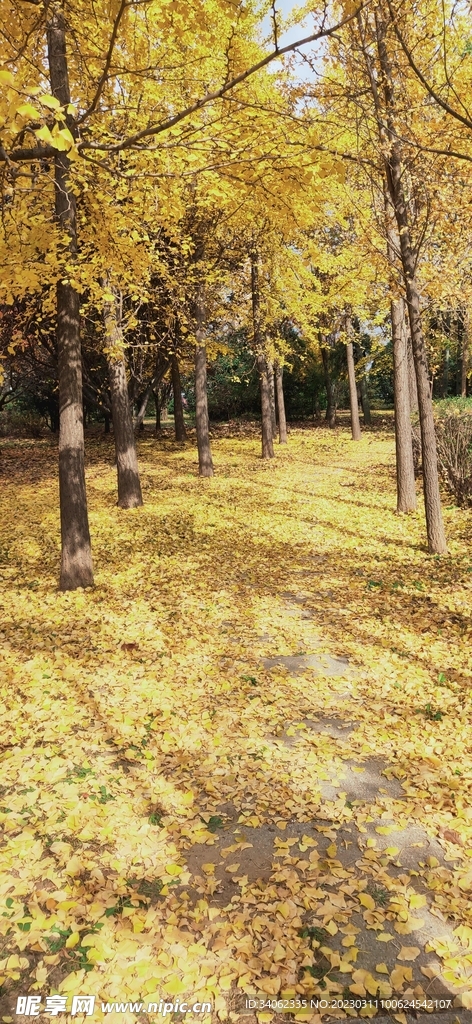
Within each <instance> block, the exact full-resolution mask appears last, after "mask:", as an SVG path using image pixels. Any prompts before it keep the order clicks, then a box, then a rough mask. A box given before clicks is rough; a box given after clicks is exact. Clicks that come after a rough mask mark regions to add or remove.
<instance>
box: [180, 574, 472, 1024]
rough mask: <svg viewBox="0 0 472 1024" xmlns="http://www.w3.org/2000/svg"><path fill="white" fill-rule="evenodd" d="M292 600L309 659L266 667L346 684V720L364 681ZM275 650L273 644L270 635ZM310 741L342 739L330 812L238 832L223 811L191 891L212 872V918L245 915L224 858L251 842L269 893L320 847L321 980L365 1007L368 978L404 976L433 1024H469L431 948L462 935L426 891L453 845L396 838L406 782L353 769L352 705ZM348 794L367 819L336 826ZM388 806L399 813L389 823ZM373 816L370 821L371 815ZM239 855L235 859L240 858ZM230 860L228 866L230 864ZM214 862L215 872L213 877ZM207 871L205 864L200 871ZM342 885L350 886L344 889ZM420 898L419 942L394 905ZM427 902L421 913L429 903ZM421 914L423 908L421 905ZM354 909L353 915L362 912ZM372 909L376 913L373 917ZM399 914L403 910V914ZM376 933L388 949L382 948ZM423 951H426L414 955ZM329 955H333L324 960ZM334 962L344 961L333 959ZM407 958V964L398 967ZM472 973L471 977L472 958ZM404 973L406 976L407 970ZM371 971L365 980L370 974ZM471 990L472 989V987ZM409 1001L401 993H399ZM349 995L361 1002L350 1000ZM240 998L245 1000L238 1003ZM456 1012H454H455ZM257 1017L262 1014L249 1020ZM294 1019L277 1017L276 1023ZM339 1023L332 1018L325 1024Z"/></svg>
mask: <svg viewBox="0 0 472 1024" xmlns="http://www.w3.org/2000/svg"><path fill="white" fill-rule="evenodd" d="M285 599H286V600H287V606H286V609H285V611H286V615H287V618H288V619H289V618H291V619H293V617H294V616H296V617H298V618H300V621H304V622H306V635H305V642H306V645H307V648H308V649H309V653H304V654H293V655H287V656H279V657H271V656H269V655H268V656H266V657H264V658H262V664H263V665H264V667H265V668H266V669H268V670H275V671H278V672H280V670H285V671H286V672H287V673H288V674H289V675H291V676H297V675H301V674H303V673H306V672H307V671H310V672H312V673H314V675H315V676H316V675H317V674H318V675H319V674H321V675H323V676H324V677H326V676H329V677H332V678H333V679H335V678H336V679H339V677H342V678H343V679H345V680H346V690H345V692H344V693H341V694H340V696H339V695H338V696H337V699H338V700H339V699H341V700H342V701H343V702H344V703H343V714H348V713H349V701H350V697H351V693H350V681H352V680H353V679H354V678H355V670H354V669H353V668H352V667H351V666H350V665H349V663H348V660H347V659H346V658H345V657H343V656H342V655H337V656H331V655H327V654H323V653H322V652H321V650H320V649H319V648H320V645H319V642H318V639H317V637H316V636H315V635H314V634H313V631H312V624H311V622H310V618H311V616H310V615H309V614H307V613H306V612H305V611H304V609H303V603H304V600H305V598H304V595H303V593H298V594H291V593H287V594H286V595H285ZM260 639H261V640H263V641H266V642H267V646H268V647H269V645H270V637H261V638H260ZM301 724H303V725H304V726H305V731H304V733H303V738H304V739H305V738H306V737H307V736H309V735H310V733H312V734H314V735H316V734H318V735H319V734H325V735H328V736H330V737H331V738H332V741H333V768H332V772H331V777H329V778H320V779H319V780H318V785H319V788H320V792H321V797H322V804H321V808H320V817H319V818H317V819H315V820H313V821H312V822H310V823H309V824H307V823H306V822H304V823H301V822H298V821H292V822H288V823H287V825H286V828H284V829H280V828H278V827H277V826H276V825H262V826H259V827H255V828H251V827H248V826H243V825H241V824H238V813H239V812H238V811H237V809H236V808H234V807H233V806H231V805H227V806H225V807H224V808H222V816H223V818H224V830H223V832H222V834H220V835H219V836H218V840H217V841H216V842H215V845H214V846H212V847H208V846H195V847H193V848H192V849H191V850H190V851H189V854H188V858H187V859H188V867H189V869H190V871H191V873H192V880H191V883H190V885H191V886H193V887H196V888H197V889H198V884H199V882H200V883H201V884H202V885H204V884H205V874H206V877H208V871H209V870H210V871H213V877H214V878H215V880H216V882H217V885H216V888H215V891H214V893H213V895H212V897H211V903H212V905H213V907H214V908H215V909H218V908H220V909H221V910H223V908H228V906H229V905H231V904H234V905H235V906H237V904H238V901H239V898H240V897H239V894H240V891H241V890H240V881H239V880H238V879H236V880H233V879H232V878H231V877H230V876H229V875H228V871H227V867H226V864H227V861H225V859H224V854H223V855H222V850H224V849H225V848H227V847H229V846H231V844H234V843H241V844H244V843H246V844H247V846H246V847H245V848H244V845H243V848H241V849H239V850H238V853H237V860H238V870H237V875H238V878H240V876H244V877H245V878H246V879H247V882H248V884H251V883H259V885H260V886H261V887H263V886H264V885H267V884H268V883H269V881H271V880H273V879H274V878H277V877H279V875H278V874H277V873H278V872H280V871H281V870H282V871H283V870H285V869H288V868H290V867H291V866H292V865H293V864H296V863H297V862H299V860H298V859H299V858H301V857H302V853H301V852H300V843H301V845H302V850H303V849H306V838H307V836H308V839H309V840H310V842H311V844H312V846H311V848H312V849H313V850H315V851H316V856H317V857H318V858H319V861H318V863H319V864H320V866H322V867H323V871H324V876H325V877H324V881H323V883H322V888H323V892H320V898H319V902H318V903H315V907H316V909H315V911H311V912H310V913H309V914H307V915H306V919H305V920H304V922H303V924H304V926H305V927H306V928H307V929H309V930H311V931H310V934H311V935H312V936H313V939H314V941H313V955H314V959H313V963H314V968H313V969H314V971H315V972H316V971H317V972H318V977H320V978H322V977H323V972H324V973H325V975H327V974H328V973H329V976H330V978H335V979H337V980H338V981H339V982H340V984H341V986H344V993H345V994H347V995H349V991H348V989H349V986H351V985H352V984H353V981H354V982H357V983H358V984H359V989H358V991H359V993H362V991H364V995H366V994H367V999H369V998H371V997H370V996H369V994H368V992H367V993H366V991H365V988H364V986H363V980H365V972H368V974H369V975H371V976H372V977H373V978H374V979H375V980H376V981H378V982H379V984H380V983H381V982H382V981H385V980H386V981H387V982H388V981H389V979H391V977H392V972H394V971H397V975H396V980H397V981H398V988H397V986H395V989H396V992H398V991H399V990H400V991H402V990H403V998H404V999H406V1000H412V999H417V1000H419V1001H420V1002H421V1001H423V1000H424V999H426V1001H427V1007H428V1010H429V1011H431V1012H428V1013H427V1016H428V1018H429V1019H430V1020H434V1021H438V1022H441V1024H453V1022H454V1024H457V1022H460V1024H466V1022H467V1024H469V1022H471V1024H472V1011H470V1010H468V1009H464V1008H463V1007H461V1006H460V992H461V991H463V989H460V988H458V987H455V986H454V985H452V984H448V983H447V982H445V980H444V977H443V970H444V965H443V964H442V963H441V961H440V959H439V958H438V956H436V954H435V953H434V952H433V951H432V950H431V949H430V948H428V943H429V942H430V941H431V940H435V939H438V937H444V936H446V937H448V938H451V937H453V930H454V923H453V922H448V921H447V920H446V919H445V918H444V917H443V915H442V914H441V913H440V912H438V909H437V907H435V906H434V905H433V902H432V899H431V891H430V889H428V887H427V886H426V885H425V882H424V878H423V876H422V874H421V872H420V868H421V866H423V868H424V865H425V862H426V863H427V862H428V861H427V858H435V861H433V862H432V863H436V864H437V863H439V865H444V867H445V868H447V867H449V866H450V860H451V858H450V857H449V862H448V861H446V860H445V848H444V844H441V842H440V841H438V840H437V839H435V838H434V837H432V836H431V835H428V834H427V832H426V831H425V830H424V829H423V828H422V827H420V826H418V825H417V824H416V823H414V822H411V821H409V820H405V821H402V822H401V826H403V827H399V828H398V829H394V827H393V826H394V824H395V822H398V818H399V817H400V818H401V801H402V800H404V799H405V793H404V789H403V788H402V785H401V783H400V782H399V781H398V779H397V778H394V777H393V776H391V775H390V776H389V771H388V769H389V765H388V763H387V762H386V761H382V760H381V759H379V758H367V759H364V760H361V759H358V760H356V759H355V758H353V757H352V756H350V750H351V751H352V746H351V744H352V738H353V737H354V736H355V732H356V728H357V727H358V724H359V723H357V722H356V720H355V704H354V705H353V711H352V718H350V717H347V718H340V717H339V718H337V717H335V716H334V715H330V716H323V715H320V716H319V717H316V718H313V719H305V720H304V722H303V723H301ZM265 742H266V744H274V745H280V744H282V745H284V746H285V747H287V748H289V749H290V748H295V747H296V745H297V744H298V743H300V742H301V738H300V733H299V732H295V734H294V732H293V729H292V730H290V732H287V731H284V732H282V733H281V735H279V736H278V737H277V738H274V737H266V738H265ZM340 794H342V796H343V799H344V800H345V801H347V802H348V803H351V802H352V804H353V805H355V808H356V810H357V811H359V810H361V811H362V812H363V813H362V814H361V815H360V817H361V819H362V818H364V819H365V820H364V821H363V824H362V825H360V824H359V814H358V815H357V819H356V821H354V822H347V823H346V824H341V825H339V822H336V821H334V820H331V821H330V807H332V806H333V805H334V803H335V801H336V800H338V799H339V796H340ZM389 808H390V814H389ZM364 812H365V813H364ZM385 825H387V827H386V829H385V831H386V832H387V833H388V834H385V835H384V834H379V833H378V832H377V831H376V829H377V828H378V827H379V826H380V827H382V826H385ZM233 857H234V855H233ZM230 859H231V858H230ZM209 864H214V869H211V868H209ZM203 865H205V867H203ZM342 883H344V884H343V885H342ZM350 886H352V892H353V893H354V895H355V898H356V899H357V897H358V895H359V891H361V892H362V893H363V894H364V898H365V906H360V905H359V903H358V902H353V901H352V900H350V892H349V890H350ZM407 888H408V892H409V893H410V896H411V893H413V895H414V896H415V897H416V898H417V904H418V906H421V912H420V911H418V914H419V913H421V920H422V925H421V927H420V928H419V929H418V930H415V931H414V933H412V934H404V935H402V934H399V933H398V931H396V930H395V928H394V925H395V922H396V921H397V922H398V916H397V914H396V913H394V912H389V908H390V909H391V910H392V907H393V909H395V900H396V899H398V898H402V894H404V893H405V891H406V889H407ZM422 904H424V905H422ZM413 905H415V901H413ZM353 907H355V908H356V909H353ZM369 908H372V909H369ZM397 910H398V906H397ZM379 934H381V936H382V937H383V940H384V941H379V938H378V936H379ZM350 936H352V945H355V946H356V949H357V950H358V953H357V958H356V959H353V958H351V959H349V953H348V951H349V949H350V947H351V938H350ZM328 941H329V946H328ZM415 947H416V948H419V950H420V952H419V954H417V955H416V951H415ZM323 949H325V952H323ZM336 954H337V955H336ZM402 956H403V959H401V958H402ZM470 960H471V974H472V956H471V957H470ZM402 970H403V971H404V975H403V978H402V977H401V974H398V972H399V971H400V972H401V971H402ZM362 972H364V974H363V973H362ZM468 987H469V988H470V987H471V986H468ZM396 997H397V998H401V997H400V996H398V995H397V996H396ZM351 998H355V996H354V997H353V996H352V993H351ZM238 1000H239V1001H238ZM231 1005H232V1010H233V1015H234V1019H236V1015H238V1016H239V1015H241V1016H242V1017H243V1018H244V1019H245V1020H246V1019H247V1021H248V1024H249V1016H248V1017H245V1014H247V1013H249V1014H250V1011H247V1010H245V1009H244V1007H243V1005H242V1003H241V999H240V998H239V997H236V1001H233V1003H232V1004H231ZM448 1005H449V1006H450V1007H451V1009H447V1008H446V1007H447V1006H448ZM395 1012H396V1013H397V1016H396V1017H395V1018H394V1019H396V1020H398V1021H401V1022H403V1024H405V1022H410V1021H413V1020H414V1019H417V1012H416V1011H415V1012H414V1013H413V1015H411V1014H409V1013H406V1014H404V1015H398V1014H399V1012H400V1011H399V1010H398V1009H397V1010H396V1011H395V1009H392V1008H388V1007H387V1006H384V1007H381V1008H379V1010H378V1017H380V1018H381V1017H385V1016H387V1017H390V1018H392V1017H394V1014H395ZM424 1013H425V1011H421V1009H420V1010H418V1016H420V1017H421V1018H423V1017H424ZM251 1019H252V1020H254V1017H252V1018H251ZM284 1019H285V1020H287V1018H286V1017H285V1018H284V1017H283V1016H280V1015H279V1016H276V1018H275V1020H276V1021H280V1022H281V1021H282V1020H284ZM334 1019H336V1018H335V1016H333V1014H331V1013H329V1012H328V1011H327V1010H325V1011H324V1014H323V1020H326V1021H330V1020H334Z"/></svg>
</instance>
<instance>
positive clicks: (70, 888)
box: [0, 429, 472, 1022]
mask: <svg viewBox="0 0 472 1024" xmlns="http://www.w3.org/2000/svg"><path fill="white" fill-rule="evenodd" d="M258 456H259V441H258V440H256V439H255V438H251V437H246V438H245V437H241V438H236V439H234V438H220V439H217V440H215V441H214V457H215V465H216V470H217V476H215V478H214V479H213V480H211V481H202V480H199V479H198V477H197V476H196V457H195V451H194V448H193V447H192V446H190V445H188V446H187V447H186V448H182V446H178V445H175V444H174V443H173V442H172V441H171V440H170V439H164V440H163V441H160V442H157V441H156V440H155V439H154V438H152V439H151V438H149V439H144V440H142V441H141V443H140V464H141V468H142V476H143V484H144V497H145V502H146V504H145V507H144V508H142V509H139V510H135V511H131V512H123V511H120V510H119V509H117V508H116V507H115V500H116V499H115V474H114V468H113V455H112V448H111V446H110V443H109V442H108V441H106V439H103V438H97V437H92V438H90V439H89V441H88V477H87V478H88V495H89V505H90V520H91V530H92V538H93V550H94V564H95V574H96V587H95V589H94V590H93V592H84V593H82V592H77V593H74V594H60V593H58V592H57V590H56V577H57V570H58V543H59V540H58V513H57V482H56V471H55V451H54V446H53V444H52V443H50V442H48V441H46V440H40V441H34V442H27V441H24V440H22V441H3V442H2V448H1V458H2V462H1V473H2V487H1V489H0V507H1V516H0V519H1V539H0V575H1V578H2V580H3V583H2V591H1V605H2V615H1V618H2V623H1V632H0V641H1V649H0V670H1V697H2V705H3V711H2V722H1V744H2V746H1V765H2V770H1V780H0V781H1V790H0V793H1V796H0V821H1V825H2V828H3V829H4V833H5V845H4V847H3V851H2V853H1V871H2V874H1V881H0V902H1V904H2V906H1V908H0V982H1V984H2V988H1V990H0V992H1V995H0V1000H1V1005H2V1013H3V1018H2V1019H3V1020H5V1021H8V1020H10V1019H12V1018H11V1007H12V1006H14V1005H15V1002H16V997H17V995H19V994H26V993H30V994H40V995H41V997H42V1000H43V1002H44V999H45V997H46V995H50V994H52V993H62V994H67V995H68V997H69V996H71V995H72V994H75V993H93V994H95V995H96V997H97V1000H107V1001H110V1000H119V1001H125V1000H133V1001H136V1000H140V999H142V1000H144V1001H146V1002H149V1001H154V1000H160V999H163V998H166V997H167V998H168V999H169V998H175V997H176V996H179V998H180V999H184V998H185V997H186V996H189V997H192V1000H193V999H195V1000H202V1001H203V1000H205V999H208V1000H209V1001H210V1002H211V1003H212V1005H213V1007H214V1010H215V1012H216V1013H217V1014H219V1016H220V1018H222V1019H226V1018H227V1016H228V1014H230V1018H231V1020H233V1021H236V1020H237V1019H238V1017H239V1015H240V1014H244V1008H243V1004H242V1003H241V998H242V997H243V995H244V994H246V995H251V994H252V995H254V994H255V993H256V994H258V995H259V996H265V998H266V999H270V998H272V999H277V998H286V999H290V998H295V997H299V998H300V999H302V998H305V997H306V998H310V997H311V996H314V997H316V996H317V995H318V996H319V997H323V998H325V999H327V998H328V999H330V998H333V997H340V998H344V999H345V1000H347V999H348V998H349V996H350V995H351V997H352V998H353V999H354V998H355V997H356V995H358V996H359V997H360V998H361V999H362V998H363V996H365V997H366V999H367V1000H369V999H371V998H374V997H376V996H378V997H381V998H388V997H397V998H400V995H401V994H402V993H403V995H405V993H406V994H407V995H408V993H410V997H411V998H413V996H412V995H411V993H414V992H416V996H415V998H420V996H421V984H419V983H418V978H417V977H416V976H415V975H414V973H412V972H413V968H414V964H415V961H416V960H417V958H418V957H419V958H420V959H419V961H418V963H420V964H421V965H422V966H421V973H420V975H419V977H420V978H421V977H422V979H423V983H424V992H426V993H427V992H428V987H427V986H428V984H429V982H430V981H431V979H433V980H434V981H435V982H436V983H438V984H439V989H437V991H443V992H446V993H450V994H451V998H452V999H453V1000H454V999H455V1000H456V1005H459V1006H465V1007H467V1006H471V1005H472V995H471V993H472V908H471V903H470V888H471V883H472V861H471V857H472V801H471V788H472V736H471V732H470V724H469V723H470V711H471V696H470V685H471V678H472V667H471V639H472V623H471V596H472V563H471V560H470V525H471V524H470V514H467V513H466V512H464V511H461V510H458V509H456V508H454V507H446V511H445V517H446V523H447V532H448V537H449V541H450V553H449V555H448V556H446V557H444V558H440V559H439V558H435V557H431V556H428V554H427V553H426V551H425V547H424V524H423V518H422V515H421V514H418V515H417V516H416V515H415V516H410V517H408V518H405V517H398V516H396V515H395V514H394V512H393V510H394V507H395V500H394V497H395V495H394V492H395V481H394V445H393V438H392V436H391V434H390V433H388V432H387V433H368V434H365V435H364V436H363V439H362V441H361V442H360V443H358V444H356V445H354V444H353V443H352V442H351V441H350V439H349V435H348V433H347V432H346V431H337V432H334V433H330V432H328V431H324V430H320V429H318V430H313V431H310V430H297V431H294V432H292V434H291V436H290V443H289V445H288V446H287V448H286V449H278V450H277V459H276V460H275V462H274V463H273V464H263V463H262V462H261V460H260V458H259V457H258ZM446 505H447V499H446ZM313 652H316V654H317V657H319V658H320V660H321V661H322V660H323V652H324V653H325V654H326V655H328V654H329V655H331V656H337V657H341V658H343V657H347V658H348V659H349V666H347V665H346V670H345V672H344V669H343V668H342V667H341V672H342V673H343V674H341V675H339V674H338V675H332V674H330V672H329V671H328V670H327V671H326V674H323V672H322V671H321V672H320V670H319V667H318V670H317V671H316V670H313V669H310V668H308V669H307V670H306V671H303V667H302V670H301V674H300V671H299V672H297V673H295V672H291V671H290V669H289V670H287V668H286V667H283V665H282V667H277V666H276V667H275V668H274V667H272V668H270V667H267V666H266V667H264V661H263V659H272V660H273V661H274V660H275V661H276V660H277V658H278V657H285V656H290V655H297V656H300V657H302V656H303V655H304V654H305V655H306V654H311V653H313ZM326 664H329V659H328V660H327V662H326ZM317 721H318V722H319V723H320V722H321V723H328V726H329V723H334V724H335V726H336V723H338V725H339V730H341V729H342V726H343V724H346V725H347V724H348V723H349V729H347V730H346V732H345V735H344V739H343V742H341V741H338V740H337V739H336V735H337V732H336V728H328V727H326V728H324V731H323V729H319V730H318V731H316V728H313V727H312V726H313V723H314V724H315V725H316V722H317ZM351 730H352V731H351ZM379 759H380V762H381V766H382V765H384V766H385V788H384V789H383V791H382V787H381V788H380V790H379V789H378V787H377V789H375V791H373V792H372V795H371V796H370V797H369V793H368V787H367V788H366V785H365V784H363V782H362V779H363V773H362V770H363V766H364V769H365V770H366V771H367V772H368V768H369V765H370V764H372V765H374V766H375V765H378V764H379ZM349 765H350V769H349V770H350V771H351V776H352V771H355V772H356V771H357V772H358V778H359V793H358V794H357V795H356V794H352V793H350V794H348V793H347V791H346V786H343V777H344V768H345V767H349ZM353 765H354V767H353ZM356 765H357V768H356ZM367 777H368V775H367V776H366V778H367ZM389 780H390V783H391V784H392V785H393V782H395V784H396V787H397V788H396V789H394V790H391V789H389V784H390V783H389ZM392 780H393V781H392ZM327 783H329V785H330V786H331V789H330V790H329V792H328V791H327V790H326V785H327ZM323 786H324V787H325V789H323ZM392 792H394V793H396V794H397V795H396V796H395V795H393V796H392V795H391V794H392ZM327 793H328V795H326V794H327ZM333 793H334V795H333ZM330 794H331V795H330ZM405 830H406V831H405ZM408 830H410V832H411V835H412V837H413V839H414V838H415V836H416V837H417V838H418V836H420V837H422V836H423V837H426V841H425V842H423V843H422V842H421V841H419V842H410V846H411V847H418V850H417V851H416V854H415V856H416V858H417V863H416V861H415V863H414V867H411V863H410V867H405V866H404V864H405V862H403V861H401V860H398V859H397V858H398V857H399V851H400V848H401V847H402V843H401V835H402V832H404V833H405V835H410V832H408ZM415 830H416V831H415ZM390 833H392V835H393V839H392V838H388V837H389V836H390ZM385 837H387V838H385ZM397 840H399V841H397ZM269 841H270V843H273V844H274V855H272V852H271V849H269V847H268V845H267V844H268V843H269ZM429 842H431V844H432V846H431V849H435V850H439V851H440V855H439V856H433V855H431V851H430V850H429V849H428V843H429ZM264 844H265V845H264ZM422 847H425V848H424V849H423V852H422ZM265 849H269V854H268V858H269V859H268V860H267V857H266V862H265V863H264V864H263V863H262V862H261V864H260V873H259V874H258V863H257V857H258V856H259V854H258V853H257V851H259V850H260V851H262V852H261V854H260V856H261V857H262V853H263V851H264V850H265ZM251 851H252V853H253V859H252V861H250V862H249V865H250V867H249V870H247V871H246V870H245V867H244V865H245V863H246V862H245V859H244V858H245V856H247V855H248V854H249V855H250V854H251ZM254 851H256V854H257V856H256V858H255V854H254ZM410 852H411V851H410ZM254 858H255V859H256V862H255V860H254ZM225 879H226V881H225ZM425 906H426V907H427V910H428V915H429V917H428V921H430V922H431V920H433V923H435V929H433V932H434V933H433V932H432V931H431V928H430V930H429V933H428V934H429V941H428V942H427V943H425V942H424V934H423V932H422V931H421V929H422V928H424V926H425V919H424V916H422V914H423V910H422V908H424V907H425ZM431 915H432V916H431ZM417 935H420V938H419V939H418V942H419V943H420V944H419V945H418V942H417ZM365 937H367V938H366V942H364V938H365ZM372 943H374V953H372ZM375 944H377V945H378V955H376V954H375V948H376V946H375ZM364 947H365V948H364ZM369 949H370V950H371V952H370V954H369V953H368V950H369ZM425 954H427V956H426V959H425ZM428 954H429V957H430V959H429V961H428ZM428 963H429V966H428ZM431 965H432V966H431ZM428 971H429V973H428ZM459 992H460V993H462V995H461V996H460V998H459V997H458V996H457V995H456V993H459ZM240 997H241V998H240ZM358 1012H360V1013H361V1015H370V1014H372V1013H374V1012H375V1007H373V1006H372V1005H370V1006H369V1005H368V1006H367V1007H364V1009H363V1010H356V1009H355V1008H352V1007H351V1008H344V1009H338V1010H337V1011H336V1014H335V1015H336V1016H338V1017H343V1016H344V1015H345V1014H346V1013H347V1014H348V1015H350V1016H355V1015H356V1013H358ZM323 1014H324V1016H326V1015H327V1016H328V1017H329V1016H331V1017H332V1016H333V1007H332V1006H331V1007H330V1008H329V1011H328V1010H324V1011H323ZM299 1016H300V1014H299ZM259 1017H260V1019H262V1021H268V1020H270V1019H271V1011H270V1010H269V1009H266V1010H264V1011H263V1012H262V1015H261V1014H259ZM302 1017H303V1019H308V1020H311V1021H313V1022H315V1021H318V1020H319V1019H320V1017H319V1015H318V1011H316V1010H314V1009H313V1008H310V1009H309V1010H307V1011H306V1012H303V1014H302ZM99 1018H100V1019H102V1017H101V1013H100V1011H97V1019H99ZM25 1019H26V1018H25ZM60 1019H61V1020H63V1021H65V1020H66V1019H68V1018H67V1016H66V1015H65V1014H63V1015H61V1018H60ZM78 1019H80V1018H79V1017H77V1016H75V1017H73V1018H72V1017H71V1018H70V1020H71V1021H72V1020H78ZM84 1019H87V1018H84ZM112 1019H116V1020H118V1019H119V1020H122V1021H123V1022H125V1021H128V1020H129V1021H134V1020H135V1019H136V1014H133V1013H120V1014H119V1015H116V1016H112ZM143 1019H148V1020H149V1019H150V1018H149V1017H147V1018H143ZM199 1019H200V1020H201V1019H202V1018H201V1017H200V1018H199ZM397 1019H398V1020H403V1019H404V1018H403V1017H402V1016H401V1013H399V1014H397Z"/></svg>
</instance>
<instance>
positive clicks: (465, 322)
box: [461, 311, 469, 398]
mask: <svg viewBox="0 0 472 1024" xmlns="http://www.w3.org/2000/svg"><path fill="white" fill-rule="evenodd" d="M468 328H469V318H468V316H467V312H466V311H464V312H463V317H462V345H461V395H462V398H467V373H468V370H469V331H468Z"/></svg>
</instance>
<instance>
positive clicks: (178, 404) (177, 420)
mask: <svg viewBox="0 0 472 1024" xmlns="http://www.w3.org/2000/svg"><path fill="white" fill-rule="evenodd" d="M171 372H172V391H173V394H174V426H175V440H176V441H185V439H186V437H187V431H186V429H185V420H184V406H183V402H182V384H181V381H180V368H179V360H178V359H177V356H172V358H171Z"/></svg>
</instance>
